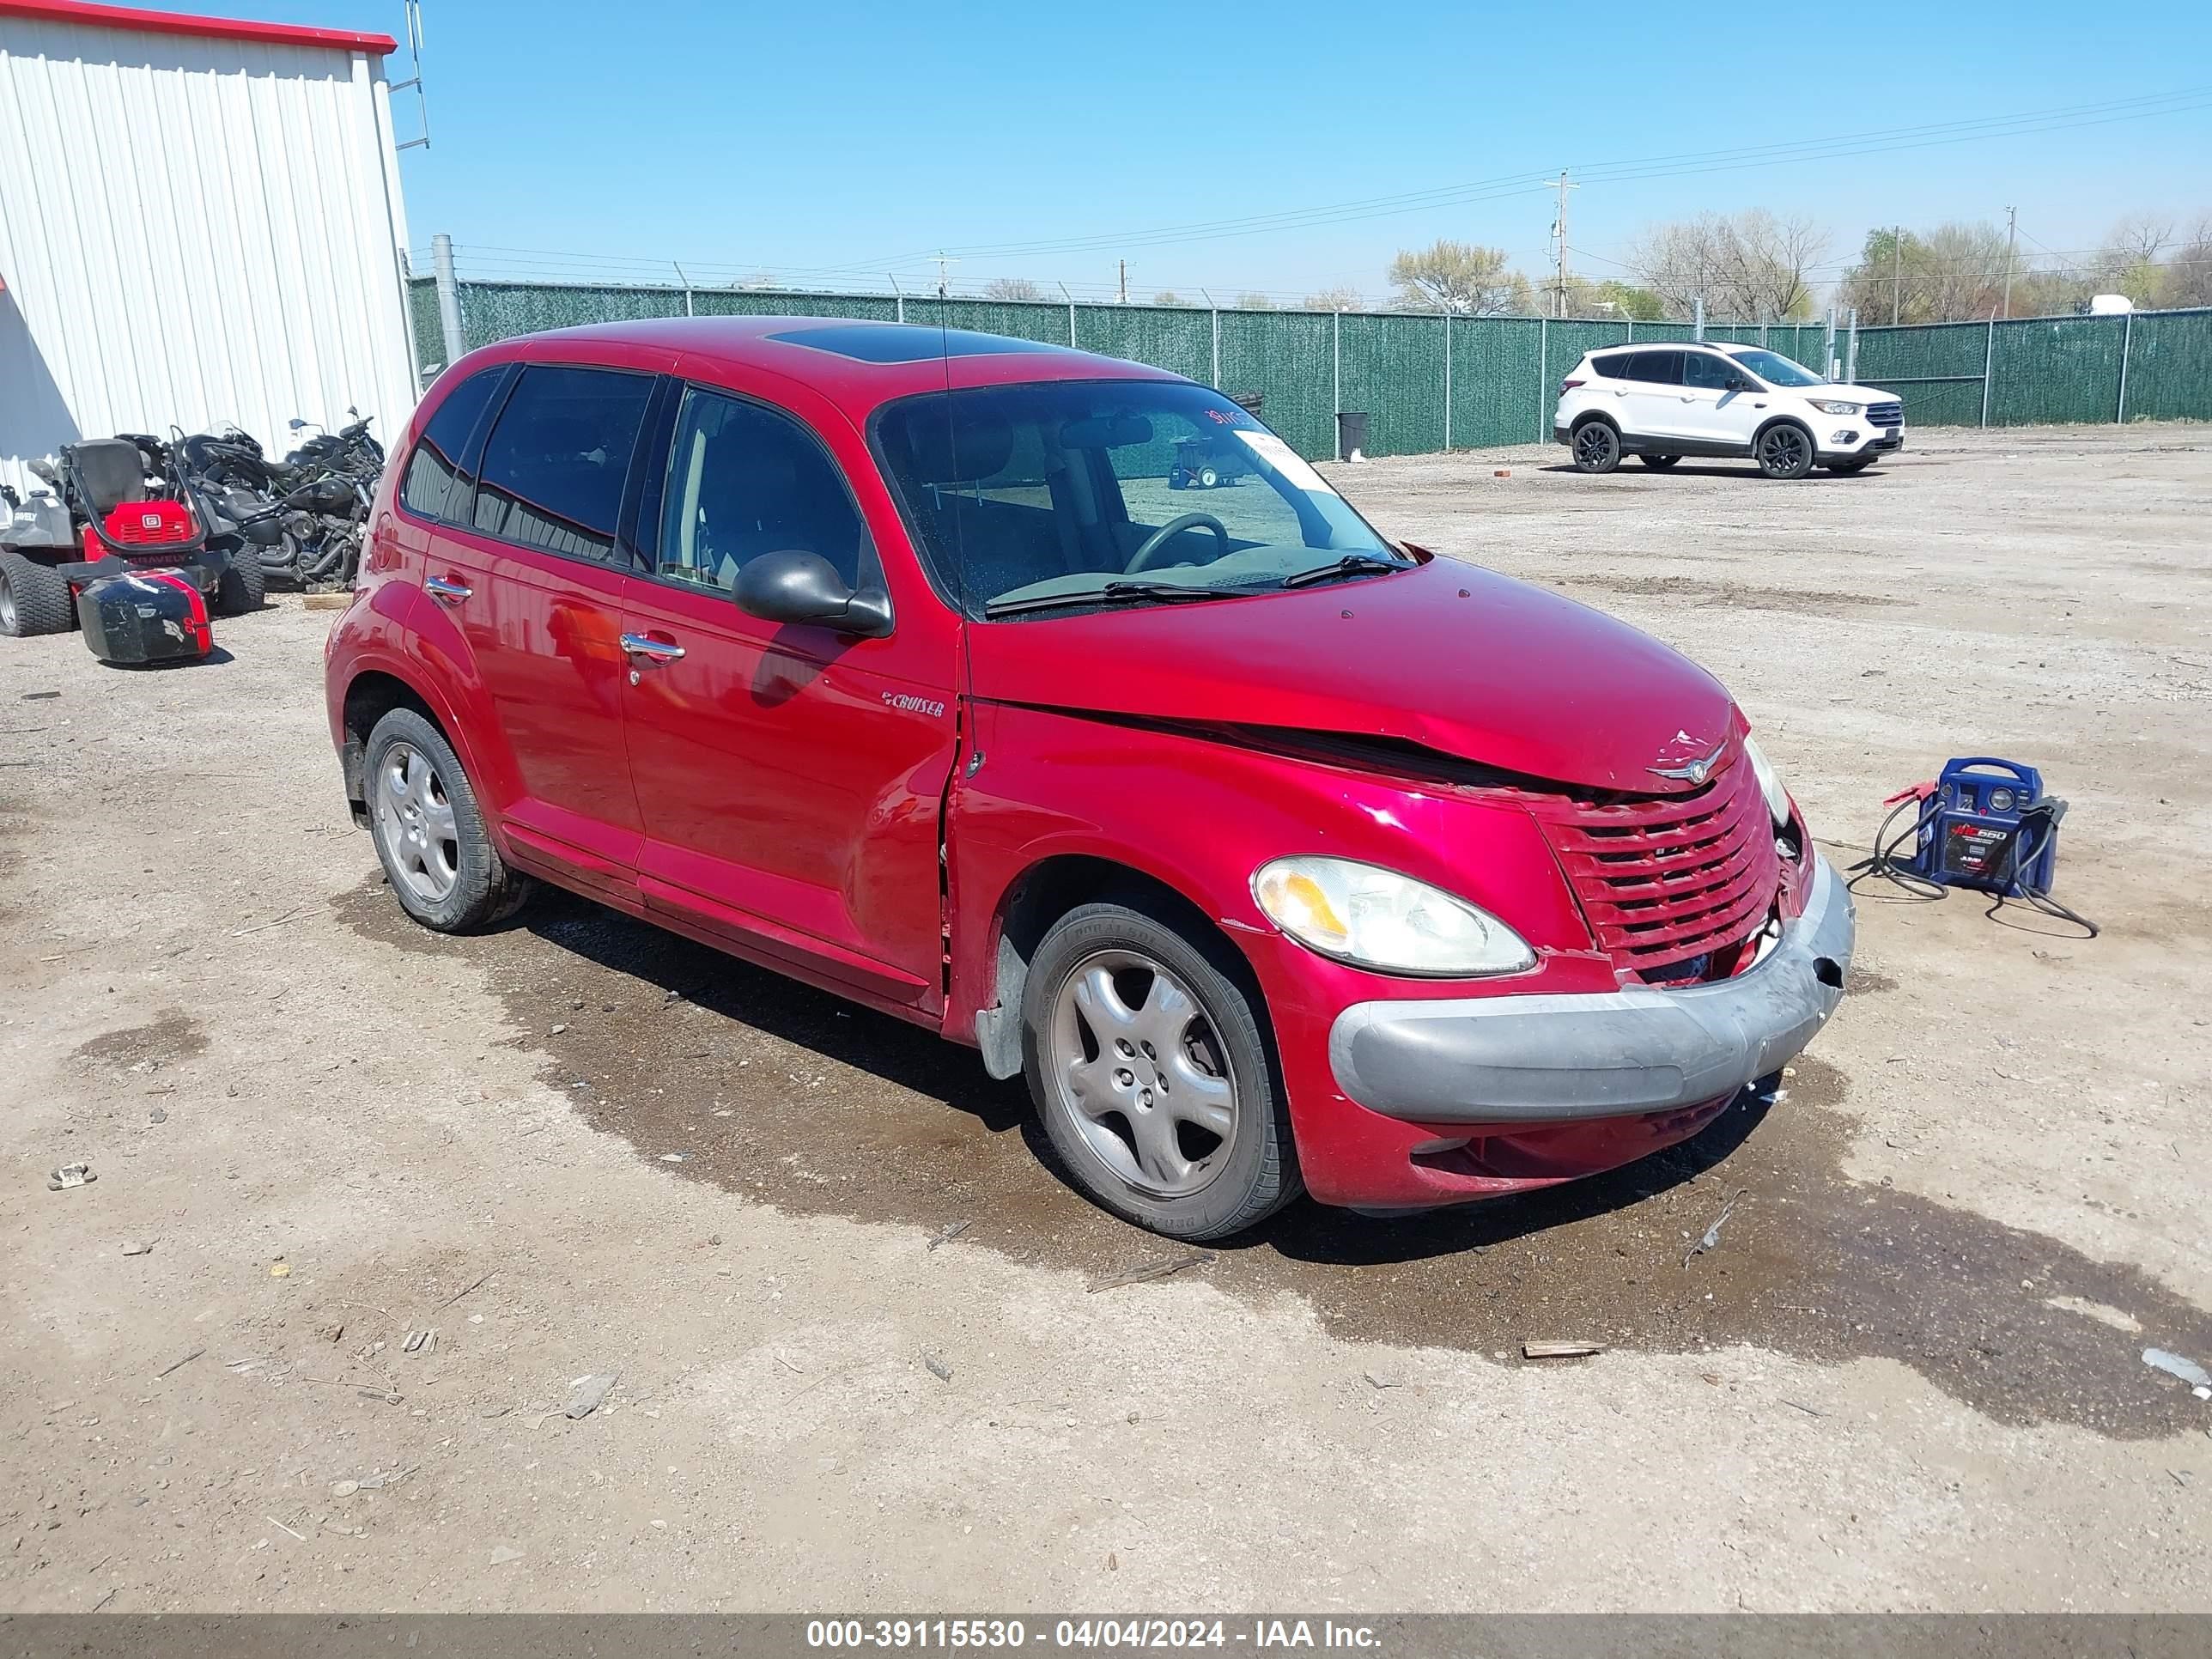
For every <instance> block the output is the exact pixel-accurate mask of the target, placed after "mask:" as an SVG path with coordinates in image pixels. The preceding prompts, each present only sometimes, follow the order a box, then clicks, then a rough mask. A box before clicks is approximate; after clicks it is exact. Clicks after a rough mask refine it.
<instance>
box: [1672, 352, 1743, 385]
mask: <svg viewBox="0 0 2212 1659" xmlns="http://www.w3.org/2000/svg"><path fill="white" fill-rule="evenodd" d="M1742 378H1743V372H1742V371H1741V369H1739V368H1737V367H1736V366H1735V364H1734V363H1732V362H1729V360H1728V359H1727V358H1725V357H1718V356H1714V355H1713V354H1712V353H1711V352H1710V351H1686V352H1684V353H1683V354H1682V384H1683V385H1684V386H1703V387H1705V389H1706V390H1707V391H1709V392H1725V391H1727V390H1728V385H1729V381H1730V380H1741V379H1742Z"/></svg>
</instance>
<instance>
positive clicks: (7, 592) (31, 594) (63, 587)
mask: <svg viewBox="0 0 2212 1659" xmlns="http://www.w3.org/2000/svg"><path fill="white" fill-rule="evenodd" d="M75 623H76V602H75V600H73V599H71V598H70V585H69V583H68V581H67V580H65V579H64V577H63V575H62V574H61V572H60V571H58V570H56V569H55V568H53V567H52V565H45V564H40V562H38V561H37V560H36V559H27V558H25V557H24V556H22V555H21V553H18V552H17V551H15V549H14V548H12V547H10V548H0V634H4V635H9V636H11V637H13V638H16V639H27V638H29V637H30V636H31V635H33V634H65V633H67V632H68V631H69V630H70V628H71V627H72V626H74V625H75Z"/></svg>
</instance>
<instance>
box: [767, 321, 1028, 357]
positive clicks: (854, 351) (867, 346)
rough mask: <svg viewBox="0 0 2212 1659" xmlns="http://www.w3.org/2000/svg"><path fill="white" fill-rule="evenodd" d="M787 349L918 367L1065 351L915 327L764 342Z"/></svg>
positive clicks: (823, 330)
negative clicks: (942, 360) (944, 361)
mask: <svg viewBox="0 0 2212 1659" xmlns="http://www.w3.org/2000/svg"><path fill="white" fill-rule="evenodd" d="M767 338H769V339H771V340H780V341H781V342H782V343H784V344H786V345H797V346H808V347H811V349H814V350H816V351H829V352H835V353H836V355H837V356H840V357H850V358H852V359H853V360H854V362H862V363H920V362H928V361H929V360H930V359H932V358H935V357H991V356H998V355H1000V354H1001V353H1004V352H1017V351H1065V350H1066V349H1067V348H1066V346H1059V345H1046V344H1044V343H1042V342H1039V341H1036V340H1009V339H1007V338H1006V337H1004V336H1003V335H998V334H977V333H975V332H973V331H970V330H968V329H964V328H927V327H923V326H921V325H918V324H912V323H909V324H906V325H899V324H896V323H828V324H824V325H823V326H822V327H820V328H792V329H786V330H785V331H783V332H782V333H781V334H770V335H768V336H767Z"/></svg>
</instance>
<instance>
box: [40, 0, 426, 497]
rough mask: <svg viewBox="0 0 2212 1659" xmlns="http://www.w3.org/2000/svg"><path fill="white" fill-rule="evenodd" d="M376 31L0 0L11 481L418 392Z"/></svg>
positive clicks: (279, 442)
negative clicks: (129, 437) (98, 445)
mask: <svg viewBox="0 0 2212 1659" xmlns="http://www.w3.org/2000/svg"><path fill="white" fill-rule="evenodd" d="M392 50H393V42H392V40H391V39H390V38H389V37H388V36H385V35H380V34H354V33H342V32H339V31H336V30H331V29H313V28H294V27H283V26H280V25H276V24H270V23H254V22H244V21H227V20H218V19H212V18H204V17H190V16H184V15H178V14H175V13H168V12H155V11H140V10H136V9H126V8H124V7H120V6H109V5H92V4H82V3H75V0H0V483H12V484H14V485H15V486H16V487H17V488H18V489H21V488H22V487H23V485H24V483H25V482H26V479H27V475H26V473H25V472H24V470H23V463H24V462H25V461H27V460H28V459H32V458H33V457H37V456H41V455H46V454H49V453H52V450H53V448H54V447H55V446H56V445H57V444H62V443H67V442H69V441H71V440H73V439H75V438H78V437H106V436H109V435H112V434H114V433H117V432H153V433H157V434H158V433H163V432H166V431H167V429H168V428H169V427H170V426H171V425H172V424H175V425H178V426H181V427H182V428H184V429H185V431H187V432H191V431H198V430H203V429H209V428H215V427H218V426H221V425H223V424H225V423H234V424H236V425H238V426H240V427H242V428H245V429H246V431H248V432H250V433H252V434H253V435H254V436H256V437H258V438H259V439H260V440H261V441H262V442H263V444H264V446H266V447H269V448H270V450H271V452H272V453H279V454H281V453H283V450H284V449H285V448H286V447H289V443H288V441H289V436H290V435H289V433H288V432H287V430H286V426H285V423H286V422H287V421H288V420H289V419H290V418H291V417H292V416H301V418H303V419H306V420H309V421H314V422H321V423H324V424H325V425H328V426H331V427H332V428H335V427H337V425H338V424H339V423H341V422H343V420H344V419H345V418H346V416H345V410H346V408H347V406H348V405H349V404H357V405H359V407H360V409H361V410H362V413H363V414H374V416H375V417H376V426H375V428H374V430H375V431H377V432H378V433H379V434H380V435H383V436H385V437H386V438H389V437H390V436H391V435H392V434H393V433H394V432H395V431H396V430H397V429H398V427H399V425H400V423H401V422H403V421H404V420H405V418H406V416H407V415H408V413H409V412H410V410H412V409H413V407H414V403H415V396H416V374H415V364H414V361H413V358H414V346H413V341H412V337H411V334H410V329H409V326H408V318H407V303H406V295H405V289H404V281H405V274H404V266H403V262H404V249H405V248H406V246H407V230H406V219H405V215H404V210H402V208H401V205H400V197H399V169H398V161H397V159H396V156H395V154H394V149H393V141H392V112H391V106H390V102H389V98H388V94H387V91H386V83H385V78H384V58H385V56H386V53H388V52H392Z"/></svg>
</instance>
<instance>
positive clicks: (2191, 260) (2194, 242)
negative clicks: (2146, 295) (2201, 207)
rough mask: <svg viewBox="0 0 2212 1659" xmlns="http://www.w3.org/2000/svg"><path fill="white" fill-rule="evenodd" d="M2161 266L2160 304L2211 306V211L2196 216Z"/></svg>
mask: <svg viewBox="0 0 2212 1659" xmlns="http://www.w3.org/2000/svg"><path fill="white" fill-rule="evenodd" d="M2165 269H2166V286H2165V289H2164V291H2163V292H2161V293H2160V295H2159V303H2160V305H2166V306H2212V213H2205V214H2200V215H2199V216H2197V222H2196V223H2195V224H2194V225H2192V226H2191V228H2189V230H2188V232H2187V233H2186V234H2185V235H2183V237H2182V238H2181V244H2180V246H2178V247H2176V248H2175V249H2174V250H2173V257H2172V258H2170V259H2168V260H2167V261H2166V267H2165Z"/></svg>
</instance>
